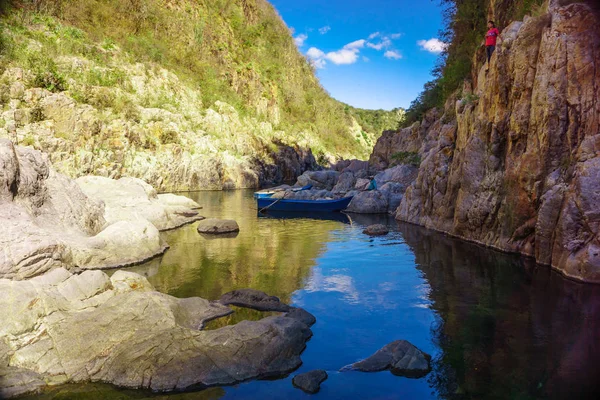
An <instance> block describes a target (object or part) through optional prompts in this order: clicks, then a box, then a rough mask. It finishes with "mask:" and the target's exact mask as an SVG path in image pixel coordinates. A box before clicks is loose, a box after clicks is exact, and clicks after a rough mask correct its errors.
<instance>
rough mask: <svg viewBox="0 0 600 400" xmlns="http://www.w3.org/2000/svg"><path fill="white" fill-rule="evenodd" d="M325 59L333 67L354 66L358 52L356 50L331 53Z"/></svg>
mask: <svg viewBox="0 0 600 400" xmlns="http://www.w3.org/2000/svg"><path fill="white" fill-rule="evenodd" d="M325 57H326V58H327V59H328V60H329V61H331V62H332V63H334V64H335V65H342V64H354V63H355V62H356V60H358V50H356V49H352V50H350V49H341V50H338V51H331V52H329V53H327V54H326V55H325Z"/></svg>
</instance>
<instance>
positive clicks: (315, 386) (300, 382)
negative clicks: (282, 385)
mask: <svg viewBox="0 0 600 400" xmlns="http://www.w3.org/2000/svg"><path fill="white" fill-rule="evenodd" d="M326 379H327V372H325V371H324V370H322V369H315V370H313V371H309V372H305V373H303V374H298V375H296V376H295V377H294V379H292V384H293V385H294V386H296V387H298V388H300V389H302V390H304V391H305V392H306V393H310V394H314V393H317V392H318V391H319V389H321V383H323V382H324V381H325V380H326Z"/></svg>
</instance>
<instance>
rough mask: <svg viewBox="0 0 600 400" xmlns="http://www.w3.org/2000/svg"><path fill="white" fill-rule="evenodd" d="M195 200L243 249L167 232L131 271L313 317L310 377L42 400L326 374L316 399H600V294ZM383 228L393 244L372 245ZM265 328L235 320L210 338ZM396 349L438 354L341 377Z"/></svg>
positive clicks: (460, 256) (441, 242)
mask: <svg viewBox="0 0 600 400" xmlns="http://www.w3.org/2000/svg"><path fill="white" fill-rule="evenodd" d="M188 196H189V197H191V198H193V199H194V200H196V201H197V202H198V203H200V204H201V205H202V206H203V207H204V209H203V214H204V215H205V216H207V217H223V218H233V219H235V220H237V221H238V223H239V225H240V229H241V231H240V233H239V235H238V236H237V237H235V238H210V237H203V236H200V235H199V234H198V233H197V232H196V230H195V225H190V226H187V227H184V228H181V229H178V230H175V231H172V232H166V233H164V238H165V239H166V240H167V242H168V243H169V244H170V245H171V249H170V250H169V251H168V252H167V253H166V254H165V255H164V256H163V257H162V258H161V259H157V260H155V261H153V262H150V263H148V264H146V265H143V266H138V267H134V268H130V269H129V270H132V271H135V272H139V273H142V274H145V275H146V276H147V277H148V279H149V280H150V282H151V283H152V284H153V285H154V286H155V287H156V288H157V289H158V290H160V291H162V292H165V293H169V294H171V295H173V296H177V297H189V296H201V297H204V298H207V299H217V298H218V297H219V296H220V295H221V294H223V293H225V292H227V291H230V290H233V289H237V288H245V287H251V288H255V289H260V290H263V291H265V292H267V293H269V294H273V295H276V296H279V297H280V298H281V299H282V300H283V301H286V302H290V303H291V304H293V305H296V306H300V307H303V308H305V309H306V310H308V311H310V312H311V313H312V314H314V315H315V316H316V318H317V323H316V324H315V325H314V326H313V328H312V331H313V333H314V336H313V337H312V339H311V340H310V341H309V342H308V345H307V348H306V350H305V352H304V353H303V354H302V360H303V362H304V364H303V365H302V366H301V367H300V368H299V370H298V371H296V372H294V373H292V374H291V375H290V376H289V377H286V378H282V379H279V380H273V381H253V382H248V383H243V384H240V385H237V386H233V387H224V388H211V389H208V390H205V391H202V392H195V393H183V394H176V395H169V396H166V395H152V394H150V393H148V392H144V391H130V390H119V389H115V388H113V387H111V386H109V385H71V386H63V387H60V388H57V389H54V390H52V391H50V392H49V393H47V394H46V395H44V396H41V397H42V398H49V399H50V398H52V399H59V398H60V399H72V398H78V399H91V398H98V399H101V398H111V399H140V398H155V399H157V398H169V399H220V398H224V399H304V398H308V397H310V396H309V395H307V394H304V393H303V392H302V391H300V390H298V389H295V388H293V386H292V383H291V380H292V377H293V376H294V375H295V374H296V373H300V372H306V371H309V370H312V369H316V368H319V369H325V370H327V373H328V374H329V379H328V380H327V381H325V382H324V383H323V385H322V388H321V391H320V392H319V393H318V394H316V395H314V398H316V399H318V398H322V399H429V398H452V399H454V398H456V399H463V398H465V399H467V398H469V399H470V398H476V399H537V398H557V399H562V398H569V399H580V398H600V395H599V393H600V287H599V286H593V285H584V284H580V283H576V282H573V281H569V280H566V279H564V278H562V277H561V276H560V275H558V274H556V273H554V272H551V271H550V270H549V269H548V268H546V267H539V266H536V265H535V264H532V263H530V262H528V261H527V260H524V259H521V258H519V257H516V256H512V255H507V254H503V253H499V252H496V251H492V250H489V249H485V248H482V247H479V246H476V245H473V244H470V243H466V242H463V241H459V240H455V239H451V238H448V237H446V236H444V235H441V234H437V233H434V232H430V231H427V230H425V229H423V228H420V227H416V226H412V225H407V224H398V223H396V222H395V221H394V220H393V219H390V218H387V217H368V216H352V223H350V221H348V220H347V219H346V218H345V217H341V218H338V220H309V219H302V218H299V219H298V218H296V219H276V218H257V215H256V206H255V203H254V201H253V199H252V192H250V191H233V192H198V193H189V194H188ZM375 222H379V223H386V224H389V227H390V229H391V230H392V232H391V233H390V235H388V236H386V237H381V238H374V239H373V238H369V237H368V236H366V235H364V234H362V230H363V229H364V227H365V226H366V225H368V224H371V223H375ZM263 315H264V314H261V313H259V312H254V311H249V310H244V309H238V311H237V312H236V313H235V314H234V316H232V317H229V318H225V319H221V320H217V321H215V322H213V323H212V324H211V326H210V328H216V327H219V326H222V325H223V324H227V323H235V322H237V321H238V320H239V319H244V318H253V319H256V318H260V317H262V316H263ZM397 339H406V340H408V341H410V342H411V343H413V344H414V345H416V346H417V347H419V348H420V349H421V350H423V351H425V352H427V353H429V354H431V355H432V357H433V360H432V366H433V371H432V372H431V373H430V374H429V375H427V376H426V377H425V378H421V379H409V378H403V377H397V376H394V375H392V374H391V373H389V372H378V373H361V372H338V371H339V369H340V368H342V367H343V366H345V365H347V364H350V363H353V362H355V361H357V360H359V359H362V358H365V357H367V356H369V355H371V354H372V353H374V352H375V351H376V350H378V349H379V348H381V347H382V346H384V345H385V344H387V343H389V342H391V341H393V340H397Z"/></svg>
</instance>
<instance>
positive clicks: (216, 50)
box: [0, 0, 402, 158]
mask: <svg viewBox="0 0 600 400" xmlns="http://www.w3.org/2000/svg"><path fill="white" fill-rule="evenodd" d="M6 4H9V5H6ZM6 4H5V5H4V7H5V10H4V16H2V17H1V18H0V32H2V33H3V34H1V35H0V74H2V72H3V70H4V69H5V68H7V67H11V66H19V67H22V68H24V69H26V70H29V71H31V72H32V78H31V80H30V82H29V85H30V87H42V88H45V89H47V90H50V91H52V92H62V91H68V92H69V94H70V95H71V97H73V98H74V99H75V100H76V101H78V102H80V103H87V104H90V105H92V106H93V107H95V108H98V109H100V110H102V109H107V108H111V109H113V110H119V111H120V112H123V113H125V115H126V116H127V117H128V118H130V119H132V120H139V111H137V110H136V109H135V108H137V107H135V105H133V106H132V101H131V100H128V93H132V91H133V88H132V87H131V85H132V83H131V80H130V71H128V70H127V69H124V66H123V63H122V62H121V61H120V60H119V62H117V61H118V59H117V57H124V58H125V60H126V61H127V62H128V63H130V64H136V63H143V64H144V65H146V66H147V67H148V68H155V69H156V70H159V69H161V68H162V69H166V70H168V71H170V72H172V73H174V74H175V75H176V76H177V77H178V78H179V80H180V81H181V82H182V83H183V84H184V85H186V86H187V88H189V89H190V90H196V91H198V92H199V93H200V99H201V101H200V102H199V104H197V107H198V109H200V110H202V109H206V108H209V107H212V105H213V104H214V103H215V102H216V101H221V102H225V103H227V104H229V105H232V106H233V107H234V108H235V110H236V111H237V112H238V113H239V114H240V115H241V116H243V117H253V118H256V119H258V120H259V121H269V122H272V123H273V125H274V128H275V129H277V130H280V131H284V132H286V134H287V135H288V136H289V137H304V136H306V135H308V136H309V138H310V139H309V140H308V141H309V144H310V146H311V147H312V149H313V152H314V153H315V154H316V155H317V157H321V158H324V157H325V156H326V155H327V156H332V155H333V156H334V157H348V158H350V157H363V158H364V157H367V156H368V154H369V153H370V150H371V148H372V146H373V144H374V142H375V141H376V139H377V137H378V136H379V134H380V133H381V131H382V130H383V129H389V128H392V127H394V126H397V124H398V121H399V119H401V117H402V115H401V113H399V110H394V111H392V112H386V111H382V110H377V111H370V110H358V109H353V108H351V107H347V106H345V105H344V104H342V103H340V102H338V101H336V100H334V99H332V98H331V97H330V96H329V94H328V93H327V92H326V91H325V90H324V89H323V88H322V87H321V86H320V84H319V82H318V80H317V79H316V78H315V75H314V71H313V68H312V67H311V65H310V64H309V63H308V62H307V60H306V59H305V58H304V57H303V56H302V55H301V54H300V53H299V52H298V51H297V49H296V46H295V44H294V42H293V40H292V37H291V34H290V32H289V30H288V28H287V27H286V26H285V24H284V23H283V22H282V21H281V19H280V17H279V16H278V15H277V13H276V11H275V10H274V9H273V7H272V6H271V5H270V4H269V3H267V1H266V0H211V1H203V2H198V1H193V0H178V1H167V0H147V1H142V0H86V1H77V2H74V1H70V0H12V1H9V2H8V3H6ZM68 57H77V58H80V59H85V60H87V62H89V63H90V65H91V67H89V66H86V67H85V68H74V67H68V66H65V64H64V63H61V62H58V61H57V60H60V59H61V58H62V59H65V58H68ZM101 88H110V89H115V88H116V89H117V90H110V91H107V90H105V91H103V90H101ZM135 103H136V104H137V105H139V106H142V107H144V108H163V109H166V110H169V111H172V112H175V111H177V110H179V109H180V108H181V104H180V99H179V98H178V97H177V96H173V95H172V93H171V91H170V89H169V90H164V91H157V92H156V93H149V94H148V95H147V96H146V97H145V98H143V99H142V100H141V101H140V102H135ZM356 122H358V124H359V126H360V129H357V128H356ZM161 141H162V140H161Z"/></svg>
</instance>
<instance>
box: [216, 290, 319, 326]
mask: <svg viewBox="0 0 600 400" xmlns="http://www.w3.org/2000/svg"><path fill="white" fill-rule="evenodd" d="M219 301H220V302H221V304H224V305H230V304H231V305H234V306H238V307H246V308H252V309H254V310H258V311H280V312H287V311H290V310H291V307H290V306H288V305H287V304H284V303H282V302H281V301H280V300H279V298H277V297H275V296H269V295H268V294H266V293H265V292H261V291H260V290H255V289H238V290H234V291H231V292H228V293H225V294H224V295H222V296H221V299H220V300H219ZM299 318H300V319H303V317H301V316H299ZM310 325H312V324H310Z"/></svg>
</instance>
